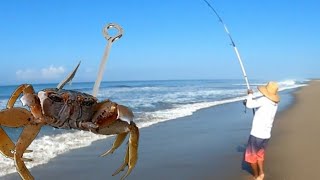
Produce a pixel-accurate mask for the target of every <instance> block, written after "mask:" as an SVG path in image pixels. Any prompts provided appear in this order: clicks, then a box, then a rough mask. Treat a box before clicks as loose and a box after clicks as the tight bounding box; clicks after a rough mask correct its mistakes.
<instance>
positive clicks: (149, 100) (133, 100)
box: [0, 79, 307, 177]
mask: <svg viewBox="0 0 320 180" xmlns="http://www.w3.org/2000/svg"><path fill="white" fill-rule="evenodd" d="M251 83H252V84H251V88H252V89H253V90H254V92H255V94H254V95H255V96H261V94H260V93H259V92H258V91H257V90H256V89H257V86H259V85H264V84H265V83H266V81H263V80H254V81H252V82H251ZM278 83H279V87H280V91H282V92H283V91H286V90H290V89H295V88H298V87H302V86H305V85H306V83H307V80H300V81H297V80H285V81H279V82H278ZM56 86H57V84H36V85H33V87H34V89H35V91H39V90H42V89H45V88H52V87H56ZM16 87H17V86H0V109H4V108H5V107H6V104H7V101H8V99H9V97H10V95H11V93H12V92H13V91H14V90H15V88H16ZM92 87H93V82H92V83H91V82H90V83H73V84H72V85H66V86H65V89H72V90H77V91H81V92H84V93H89V94H91V93H92V89H93V88H92ZM245 97H246V85H245V84H244V83H243V80H222V79H221V80H170V81H119V82H103V83H102V84H101V86H100V90H99V93H98V99H99V100H104V99H110V100H112V101H114V102H117V103H118V104H122V105H125V106H128V107H129V108H131V109H132V110H133V112H134V115H135V122H136V124H137V125H138V127H139V128H147V127H149V126H151V125H153V124H156V123H160V122H163V121H169V120H174V119H176V118H179V117H184V116H189V115H192V113H193V112H195V111H197V110H199V109H203V108H207V107H211V106H216V105H220V104H225V103H231V102H236V101H242V100H244V99H245ZM15 106H20V107H22V104H21V102H20V101H17V103H16V104H15ZM12 121H15V119H12ZM4 129H5V131H6V132H7V133H8V135H9V136H10V137H11V138H12V139H13V140H14V141H16V140H17V138H18V137H19V135H20V133H21V128H5V127H4ZM103 138H108V136H104V135H96V134H93V133H90V132H87V131H79V130H63V129H55V128H53V127H50V126H45V127H43V128H42V130H41V132H40V133H39V135H38V137H37V138H36V139H35V140H34V141H33V142H32V144H31V145H30V147H29V148H28V149H32V150H33V152H32V153H27V154H25V155H24V157H26V158H32V159H33V161H32V162H27V163H26V165H27V167H28V168H31V167H34V166H37V165H40V164H45V163H47V162H48V161H49V160H50V159H52V158H54V157H56V156H57V155H59V154H62V153H65V152H67V151H69V150H72V149H76V148H81V147H85V146H89V145H90V144H91V143H92V142H93V141H96V140H99V139H103ZM0 169H1V171H0V177H1V176H4V175H6V174H9V173H12V172H15V171H16V170H15V167H14V163H13V161H12V160H11V159H8V158H5V157H3V156H0Z"/></svg>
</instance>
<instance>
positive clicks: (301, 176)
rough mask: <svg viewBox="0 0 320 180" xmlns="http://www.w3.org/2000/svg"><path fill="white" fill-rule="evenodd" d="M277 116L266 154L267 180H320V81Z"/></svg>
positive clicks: (306, 89) (298, 95)
mask: <svg viewBox="0 0 320 180" xmlns="http://www.w3.org/2000/svg"><path fill="white" fill-rule="evenodd" d="M295 95H296V98H295V103H294V105H293V106H292V107H290V108H289V109H288V110H286V111H284V112H283V113H281V114H280V116H278V118H277V119H276V121H275V123H274V129H273V131H272V138H271V141H270V144H269V145H268V148H267V152H266V180H309V179H320V166H319V163H320V157H319V156H318V154H319V152H320V140H319V137H320V106H319V103H320V81H316V80H314V81H311V82H310V85H309V86H306V87H303V88H301V90H299V91H298V92H297V93H296V94H295Z"/></svg>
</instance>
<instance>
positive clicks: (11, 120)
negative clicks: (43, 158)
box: [0, 107, 32, 161]
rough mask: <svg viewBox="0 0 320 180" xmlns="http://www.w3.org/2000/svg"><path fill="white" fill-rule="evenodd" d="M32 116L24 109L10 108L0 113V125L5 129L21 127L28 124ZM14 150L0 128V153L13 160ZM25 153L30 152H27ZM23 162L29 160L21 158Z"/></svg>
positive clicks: (11, 143)
mask: <svg viewBox="0 0 320 180" xmlns="http://www.w3.org/2000/svg"><path fill="white" fill-rule="evenodd" d="M31 119H32V114H31V113H30V112H29V111H27V110H26V109H24V108H17V107H14V108H11V109H5V110H1V111H0V125H1V126H7V127H23V126H25V125H27V124H29V123H30V120H31ZM14 149H15V144H14V143H13V142H12V140H11V139H10V137H9V136H8V135H7V133H6V132H5V131H4V130H3V129H2V128H1V127H0V152H1V153H2V154H3V155H4V156H5V157H8V158H11V159H13V158H14V157H13V153H12V151H13V150H14ZM27 152H31V151H30V150H27ZM23 160H24V161H31V159H26V158H23Z"/></svg>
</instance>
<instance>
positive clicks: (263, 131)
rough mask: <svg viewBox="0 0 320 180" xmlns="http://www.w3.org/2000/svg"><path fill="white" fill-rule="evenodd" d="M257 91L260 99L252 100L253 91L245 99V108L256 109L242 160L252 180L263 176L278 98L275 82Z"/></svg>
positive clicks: (259, 179)
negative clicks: (248, 166)
mask: <svg viewBox="0 0 320 180" xmlns="http://www.w3.org/2000/svg"><path fill="white" fill-rule="evenodd" d="M258 90H259V91H260V92H261V93H262V95H263V96H262V97H260V98H258V99H255V100H254V99H253V91H252V90H251V89H249V90H248V97H247V99H246V100H247V101H246V104H245V105H246V107H247V108H256V111H255V114H254V116H253V121H252V127H251V132H250V136H249V140H248V144H247V147H246V151H245V155H244V160H245V161H246V162H248V163H249V164H250V166H251V168H252V172H253V176H254V179H255V180H263V179H264V176H265V173H264V169H263V165H264V156H265V150H266V146H267V144H268V141H269V139H270V137H271V129H272V125H273V121H274V117H275V115H276V112H277V109H278V104H279V102H280V96H279V95H278V84H277V83H276V82H272V81H270V82H268V84H267V85H265V86H259V87H258Z"/></svg>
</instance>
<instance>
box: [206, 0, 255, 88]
mask: <svg viewBox="0 0 320 180" xmlns="http://www.w3.org/2000/svg"><path fill="white" fill-rule="evenodd" d="M203 1H204V2H205V3H207V5H208V6H209V7H210V9H211V10H212V11H213V12H214V14H215V15H216V16H217V17H218V19H219V21H220V22H221V24H222V25H223V27H224V30H225V31H226V33H227V35H228V37H229V39H230V41H231V45H232V46H233V49H234V51H235V53H236V55H237V58H238V61H239V63H240V66H241V70H242V74H243V77H244V79H245V81H246V85H247V89H248V90H249V89H250V85H249V81H248V77H247V73H246V71H245V69H244V66H243V63H242V60H241V57H240V54H239V51H238V48H237V46H236V44H235V43H234V41H233V39H232V37H231V34H230V32H229V30H228V28H227V26H226V24H225V23H224V22H223V21H222V19H221V17H220V16H219V14H218V13H217V11H216V10H215V9H214V8H213V7H212V6H211V4H210V3H209V2H208V1H207V0H203Z"/></svg>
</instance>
